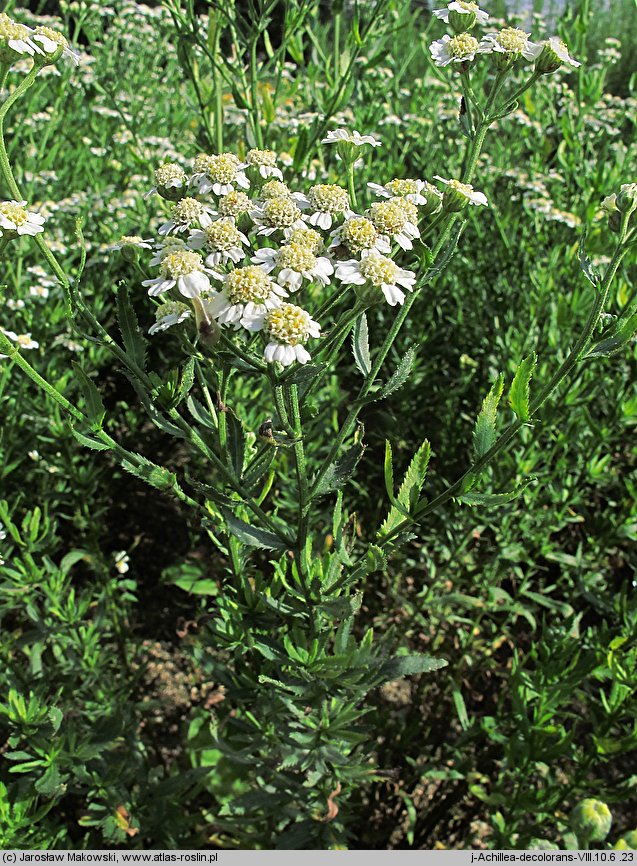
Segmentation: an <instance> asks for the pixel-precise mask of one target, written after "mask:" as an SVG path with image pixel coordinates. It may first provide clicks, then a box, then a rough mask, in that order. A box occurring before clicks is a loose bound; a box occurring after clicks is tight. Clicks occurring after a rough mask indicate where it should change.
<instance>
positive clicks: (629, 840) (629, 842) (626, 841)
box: [613, 830, 637, 851]
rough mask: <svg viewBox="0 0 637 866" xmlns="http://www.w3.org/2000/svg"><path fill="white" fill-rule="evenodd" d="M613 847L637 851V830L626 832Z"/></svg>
mask: <svg viewBox="0 0 637 866" xmlns="http://www.w3.org/2000/svg"><path fill="white" fill-rule="evenodd" d="M613 847H614V848H615V850H616V851H637V830H630V831H629V832H628V833H625V834H624V835H623V836H622V838H621V839H619V840H618V841H617V842H616V843H615V844H614V846H613Z"/></svg>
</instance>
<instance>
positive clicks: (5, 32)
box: [0, 12, 29, 42]
mask: <svg viewBox="0 0 637 866" xmlns="http://www.w3.org/2000/svg"><path fill="white" fill-rule="evenodd" d="M28 35H29V31H28V29H27V28H26V27H25V26H24V24H17V23H16V22H15V21H12V20H11V18H9V16H8V15H7V14H6V12H0V40H1V41H2V42H9V40H10V39H11V40H13V39H16V40H17V39H26V38H27V37H28Z"/></svg>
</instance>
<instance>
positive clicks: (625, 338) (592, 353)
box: [584, 310, 637, 358]
mask: <svg viewBox="0 0 637 866" xmlns="http://www.w3.org/2000/svg"><path fill="white" fill-rule="evenodd" d="M636 332H637V310H634V311H633V312H631V313H629V314H628V315H627V316H624V317H622V318H621V319H618V321H616V322H613V324H612V325H611V326H610V328H608V329H607V331H606V332H605V333H604V334H602V339H601V340H598V342H597V343H594V344H593V346H592V347H591V348H590V349H589V350H588V352H587V353H586V355H585V356H584V357H585V358H604V357H608V356H609V355H615V354H616V353H617V352H621V351H622V349H624V348H625V347H626V346H627V345H628V344H629V343H630V341H631V340H632V339H633V337H634V336H635V333H636Z"/></svg>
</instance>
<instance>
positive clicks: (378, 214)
mask: <svg viewBox="0 0 637 866" xmlns="http://www.w3.org/2000/svg"><path fill="white" fill-rule="evenodd" d="M403 202H405V199H400V200H398V199H390V200H389V201H376V202H374V203H373V204H372V205H371V207H370V209H369V211H368V213H369V218H370V220H371V221H372V222H373V224H374V226H375V227H376V228H377V229H378V231H379V232H381V233H382V234H387V235H397V234H399V232H401V231H402V229H403V228H404V226H405V223H406V222H410V220H409V219H408V217H407V214H406V213H405V208H404V206H403ZM412 207H414V210H415V206H413V205H412Z"/></svg>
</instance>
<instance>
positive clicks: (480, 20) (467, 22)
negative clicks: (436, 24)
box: [434, 0, 489, 33]
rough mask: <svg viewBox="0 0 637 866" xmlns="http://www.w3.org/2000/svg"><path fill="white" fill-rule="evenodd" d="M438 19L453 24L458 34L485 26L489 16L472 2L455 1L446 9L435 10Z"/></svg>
mask: <svg viewBox="0 0 637 866" xmlns="http://www.w3.org/2000/svg"><path fill="white" fill-rule="evenodd" d="M434 15H435V16H436V18H440V20H441V21H444V22H445V24H451V26H452V27H453V29H454V30H455V31H456V33H462V32H463V31H466V30H471V28H472V27H473V26H474V25H475V24H484V23H485V22H486V21H488V20H489V15H488V14H487V13H486V12H485V11H484V10H482V9H480V7H479V6H478V4H477V3H472V2H471V0H453V2H452V3H448V4H447V6H446V7H445V8H444V9H434Z"/></svg>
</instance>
